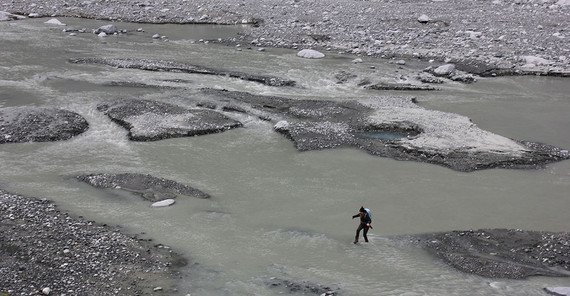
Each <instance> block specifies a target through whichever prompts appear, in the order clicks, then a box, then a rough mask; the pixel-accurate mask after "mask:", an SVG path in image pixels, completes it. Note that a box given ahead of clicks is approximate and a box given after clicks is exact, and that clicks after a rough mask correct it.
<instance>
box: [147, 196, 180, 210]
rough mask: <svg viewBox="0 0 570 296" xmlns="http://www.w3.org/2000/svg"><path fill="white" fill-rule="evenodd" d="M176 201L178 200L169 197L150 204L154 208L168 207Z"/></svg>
mask: <svg viewBox="0 0 570 296" xmlns="http://www.w3.org/2000/svg"><path fill="white" fill-rule="evenodd" d="M175 202H176V201H175V200H174V199H172V198H169V199H164V200H161V201H157V202H155V203H153V204H151V205H150V206H151V207H153V208H161V207H168V206H171V205H173V204H174V203H175Z"/></svg>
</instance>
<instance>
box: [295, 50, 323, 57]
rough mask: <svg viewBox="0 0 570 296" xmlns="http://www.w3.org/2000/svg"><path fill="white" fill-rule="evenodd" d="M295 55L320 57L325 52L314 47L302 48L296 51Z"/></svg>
mask: <svg viewBox="0 0 570 296" xmlns="http://www.w3.org/2000/svg"><path fill="white" fill-rule="evenodd" d="M297 56H298V57H301V58H306V59H322V58H324V57H325V54H324V53H322V52H320V51H316V50H314V49H303V50H301V51H299V52H298V53H297Z"/></svg>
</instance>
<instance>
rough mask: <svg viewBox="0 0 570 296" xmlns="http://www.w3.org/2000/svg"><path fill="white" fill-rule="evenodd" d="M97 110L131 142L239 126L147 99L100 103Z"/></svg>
mask: <svg viewBox="0 0 570 296" xmlns="http://www.w3.org/2000/svg"><path fill="white" fill-rule="evenodd" d="M97 110H99V111H101V112H103V113H105V114H106V115H107V116H109V118H111V119H112V120H113V121H114V122H116V123H118V124H119V125H121V126H123V127H124V128H125V129H127V130H128V131H129V139H130V140H132V141H157V140H163V139H168V138H177V137H192V136H199V135H207V134H213V133H219V132H224V131H227V130H230V129H233V128H237V127H241V126H242V124H241V123H240V122H239V121H236V120H233V119H231V118H229V117H227V116H225V115H223V114H221V113H219V112H216V111H214V110H209V109H186V108H184V107H180V106H176V105H172V104H167V103H162V102H157V101H150V100H118V101H114V102H108V103H103V104H100V105H99V106H97Z"/></svg>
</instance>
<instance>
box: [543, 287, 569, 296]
mask: <svg viewBox="0 0 570 296" xmlns="http://www.w3.org/2000/svg"><path fill="white" fill-rule="evenodd" d="M544 291H546V292H548V293H549V294H552V295H556V296H570V287H547V288H544Z"/></svg>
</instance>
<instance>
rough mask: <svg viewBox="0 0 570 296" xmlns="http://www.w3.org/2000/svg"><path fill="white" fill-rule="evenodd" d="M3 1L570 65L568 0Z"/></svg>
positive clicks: (474, 59) (367, 50) (389, 50)
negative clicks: (235, 25) (244, 24)
mask: <svg viewBox="0 0 570 296" xmlns="http://www.w3.org/2000/svg"><path fill="white" fill-rule="evenodd" d="M0 10H5V11H8V12H12V13H19V14H24V15H30V14H32V15H33V16H81V17H89V18H98V19H107V20H113V21H132V22H149V23H219V24H242V23H246V24H253V25H254V26H252V28H251V29H250V30H247V31H246V32H245V34H243V35H242V36H240V37H238V38H236V39H235V40H230V42H234V43H237V42H243V43H248V44H253V45H258V46H265V47H269V46H274V47H293V48H310V47H312V48H322V49H331V50H335V51H342V52H347V53H351V54H357V55H369V56H378V57H387V58H391V57H394V56H398V57H410V58H424V59H426V60H428V59H434V60H438V61H445V60H447V61H451V62H453V63H456V64H457V65H458V68H459V69H460V70H463V71H467V72H470V73H475V74H481V75H493V74H495V75H497V74H498V75H505V74H525V73H527V74H549V75H562V76H568V75H570V56H569V55H570V47H569V46H568V44H569V42H568V40H569V39H568V38H569V37H570V36H568V28H569V27H570V3H569V2H568V1H567V0H513V1H510V0H483V1H464V0H441V1H411V0H404V1H392V0H372V1H360V0H350V1H334V0H315V1H304V0H290V1H280V0H260V1H257V0H256V1H253V0H247V1H245V0H244V1H239V2H232V1H226V0H193V1H173V0H169V1H158V0H141V1H127V2H125V1H119V0H105V1H103V0H89V1H83V0H66V1H63V0H46V1H42V2H41V3H37V2H36V1H32V0H12V1H9V2H5V3H2V4H0Z"/></svg>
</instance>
